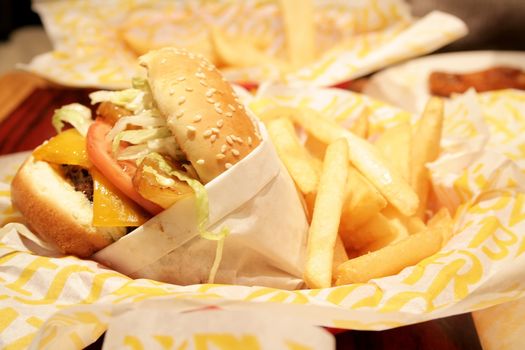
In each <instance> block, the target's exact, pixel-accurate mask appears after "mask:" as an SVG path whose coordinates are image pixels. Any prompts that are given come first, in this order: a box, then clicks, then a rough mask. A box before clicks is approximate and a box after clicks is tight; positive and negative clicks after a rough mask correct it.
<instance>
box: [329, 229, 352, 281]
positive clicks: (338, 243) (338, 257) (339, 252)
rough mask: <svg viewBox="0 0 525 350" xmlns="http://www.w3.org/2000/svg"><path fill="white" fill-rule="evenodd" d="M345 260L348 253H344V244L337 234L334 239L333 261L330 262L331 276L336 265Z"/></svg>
mask: <svg viewBox="0 0 525 350" xmlns="http://www.w3.org/2000/svg"><path fill="white" fill-rule="evenodd" d="M347 260H348V254H347V253H346V249H345V246H344V245H343V241H342V240H341V237H339V235H338V236H337V237H336V240H335V247H334V258H333V263H332V276H333V275H334V274H335V269H336V268H337V266H339V265H341V264H342V263H344V262H345V261H347Z"/></svg>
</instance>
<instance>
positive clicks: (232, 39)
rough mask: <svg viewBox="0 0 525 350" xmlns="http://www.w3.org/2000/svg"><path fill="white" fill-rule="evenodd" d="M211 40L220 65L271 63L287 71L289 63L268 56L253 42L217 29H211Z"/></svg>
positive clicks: (249, 65)
mask: <svg viewBox="0 0 525 350" xmlns="http://www.w3.org/2000/svg"><path fill="white" fill-rule="evenodd" d="M210 33H211V40H212V43H213V47H214V49H215V53H216V54H217V59H218V61H219V63H220V65H225V66H233V67H254V66H259V65H262V64H267V63H268V62H271V63H272V64H273V65H275V66H278V67H280V68H282V69H283V70H287V69H288V68H287V63H286V62H282V61H279V60H277V59H275V58H274V57H271V56H269V55H267V54H266V53H265V52H263V51H261V50H260V49H259V48H257V46H256V45H255V44H254V42H253V40H249V39H248V38H242V37H238V36H232V35H229V34H227V33H226V32H224V31H223V30H222V29H219V28H217V27H211V29H210Z"/></svg>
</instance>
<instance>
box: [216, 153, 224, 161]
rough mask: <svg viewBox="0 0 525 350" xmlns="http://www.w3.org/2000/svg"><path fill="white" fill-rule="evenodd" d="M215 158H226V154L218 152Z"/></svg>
mask: <svg viewBox="0 0 525 350" xmlns="http://www.w3.org/2000/svg"><path fill="white" fill-rule="evenodd" d="M215 158H216V159H218V160H221V159H224V158H226V156H225V155H224V154H222V153H217V154H216V155H215Z"/></svg>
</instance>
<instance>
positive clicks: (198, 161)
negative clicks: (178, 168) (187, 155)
mask: <svg viewBox="0 0 525 350" xmlns="http://www.w3.org/2000/svg"><path fill="white" fill-rule="evenodd" d="M196 163H197V164H199V165H203V164H204V159H199V160H197V161H196Z"/></svg>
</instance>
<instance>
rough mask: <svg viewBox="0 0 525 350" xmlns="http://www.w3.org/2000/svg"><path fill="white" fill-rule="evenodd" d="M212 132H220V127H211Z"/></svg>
mask: <svg viewBox="0 0 525 350" xmlns="http://www.w3.org/2000/svg"><path fill="white" fill-rule="evenodd" d="M211 132H212V133H214V134H218V133H220V132H221V131H220V130H219V129H217V128H211Z"/></svg>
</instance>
